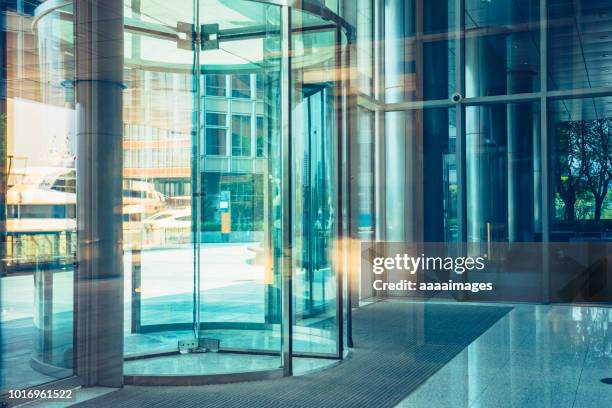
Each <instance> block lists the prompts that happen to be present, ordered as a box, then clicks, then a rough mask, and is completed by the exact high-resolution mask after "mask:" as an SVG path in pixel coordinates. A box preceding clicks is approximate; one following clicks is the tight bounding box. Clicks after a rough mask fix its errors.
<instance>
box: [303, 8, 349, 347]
mask: <svg viewBox="0 0 612 408" xmlns="http://www.w3.org/2000/svg"><path fill="white" fill-rule="evenodd" d="M304 16H305V14H302V13H298V12H294V13H293V23H294V24H295V26H296V27H299V26H300V25H301V23H302V17H304ZM335 35H336V33H335V31H331V30H327V31H319V32H302V33H299V34H296V35H294V36H293V49H294V50H295V55H294V59H293V62H294V65H293V72H292V78H293V80H294V82H293V84H292V88H293V91H292V93H293V96H294V102H293V107H292V115H293V116H292V120H293V123H292V125H293V147H292V149H293V153H294V157H293V164H292V168H293V184H294V185H295V186H296V188H295V189H294V193H293V199H292V206H293V208H292V214H293V219H294V220H295V222H294V225H293V260H294V277H293V279H294V282H293V283H294V296H295V299H294V319H295V320H294V327H293V330H294V336H295V338H296V342H295V343H294V350H296V351H297V352H314V353H325V354H336V353H337V350H338V348H337V347H338V345H337V339H338V337H337V333H336V332H337V324H338V322H337V318H336V311H337V277H336V274H337V270H336V267H335V265H333V262H332V261H333V260H334V257H335V255H334V250H335V246H336V241H337V238H338V236H337V228H338V227H337V217H338V208H337V201H336V200H337V198H336V197H337V192H338V190H337V189H336V185H337V180H338V176H337V173H336V169H337V166H336V163H337V160H338V153H337V145H336V141H337V138H338V134H337V120H338V119H337V118H336V111H335V107H336V100H335V98H334V96H335V92H337V89H336V88H335V87H334V85H335V84H336V81H337V78H335V77H334V73H335V71H334V70H333V69H332V68H333V66H334V65H335V64H336V60H335V52H336V47H335V43H336V37H335ZM302 339H303V340H302Z"/></svg>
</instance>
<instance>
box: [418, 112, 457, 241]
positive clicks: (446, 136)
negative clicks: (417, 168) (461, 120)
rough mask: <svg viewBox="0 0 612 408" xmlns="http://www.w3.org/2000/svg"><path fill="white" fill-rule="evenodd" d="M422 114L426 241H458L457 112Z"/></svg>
mask: <svg viewBox="0 0 612 408" xmlns="http://www.w3.org/2000/svg"><path fill="white" fill-rule="evenodd" d="M422 114H423V129H422V132H423V156H424V157H425V159H424V160H423V166H424V169H423V174H424V179H423V200H424V203H423V211H424V214H423V218H424V220H423V222H424V225H425V226H426V227H425V237H424V238H425V242H452V241H458V240H459V231H458V225H457V164H456V141H457V135H456V128H455V117H456V116H455V109H454V108H451V109H446V108H442V109H425V110H423V112H422Z"/></svg>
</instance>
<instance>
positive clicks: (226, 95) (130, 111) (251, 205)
mask: <svg viewBox="0 0 612 408" xmlns="http://www.w3.org/2000/svg"><path fill="white" fill-rule="evenodd" d="M126 73H127V74H128V75H130V76H131V79H130V80H131V81H134V80H135V78H134V76H135V75H140V76H141V77H142V78H144V80H143V81H142V82H141V83H142V88H143V89H141V90H138V92H143V93H145V94H146V95H147V98H148V100H149V101H151V103H144V102H143V101H141V100H135V99H134V98H133V97H132V96H130V97H128V98H126V102H127V107H126V114H127V116H128V118H130V120H132V119H133V120H134V123H126V124H125V125H124V142H123V147H124V171H123V174H124V177H126V178H127V179H134V180H146V181H148V182H150V183H152V184H153V185H154V186H155V188H156V190H157V191H159V192H161V193H162V194H164V195H165V196H167V197H169V198H170V204H172V203H171V202H172V198H173V197H189V196H190V195H191V168H192V165H193V164H192V160H195V158H194V157H193V154H192V149H191V146H192V139H191V138H192V136H191V135H192V132H193V129H189V123H182V124H181V125H182V126H183V127H184V129H185V131H184V132H176V131H175V130H174V129H168V127H172V125H174V124H176V120H177V118H172V119H170V118H167V117H166V116H165V114H160V112H159V109H160V108H159V107H158V106H155V101H160V100H162V98H167V99H169V100H170V101H171V102H174V101H175V100H176V98H181V97H185V96H186V95H189V93H190V91H189V89H187V88H186V87H187V86H189V82H188V81H187V78H188V75H184V74H160V73H156V72H148V71H144V72H141V71H137V70H132V71H127V72H126ZM260 77H261V76H260V75H258V74H234V75H223V74H209V75H204V76H203V77H202V82H203V84H204V89H205V92H204V95H203V96H202V106H203V109H204V112H205V115H204V116H203V117H204V123H203V132H202V141H201V142H202V143H203V148H202V154H201V155H199V157H198V159H199V160H201V161H202V167H201V169H202V173H201V175H202V176H201V177H202V183H203V185H205V186H206V189H207V194H206V195H205V196H203V197H202V208H203V209H204V213H203V219H202V229H203V231H204V232H205V233H208V234H205V236H206V237H208V239H213V240H218V239H219V238H220V236H219V235H218V233H220V232H221V211H220V207H219V205H220V192H221V191H229V192H230V193H231V200H230V201H229V202H230V205H231V208H230V209H229V210H230V211H229V212H230V214H231V229H232V231H233V232H236V233H238V232H242V234H240V233H238V234H233V235H235V236H236V239H239V240H240V239H247V240H248V239H250V238H248V237H249V236H248V234H247V235H245V234H244V233H245V232H247V231H262V230H263V184H262V183H263V174H264V170H265V166H266V163H265V155H266V154H267V148H268V146H267V145H266V143H267V142H266V139H267V138H266V137H265V135H264V120H263V82H262V81H260V80H259V78H260ZM162 85H163V86H162ZM127 92H128V95H132V93H131V91H130V90H128V91H127ZM134 92H136V91H134ZM161 103H162V104H165V103H168V101H167V100H166V101H162V102H161ZM174 108H175V107H174ZM150 119H151V120H150ZM185 119H191V118H190V117H186V116H183V117H180V116H179V117H178V120H185ZM154 125H156V126H160V127H153V126H154ZM210 233H217V234H216V235H215V234H210Z"/></svg>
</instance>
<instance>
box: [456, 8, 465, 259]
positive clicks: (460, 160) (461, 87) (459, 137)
mask: <svg viewBox="0 0 612 408" xmlns="http://www.w3.org/2000/svg"><path fill="white" fill-rule="evenodd" d="M464 8H465V0H455V87H456V92H458V93H459V94H460V95H462V96H463V95H465V84H464V72H465V43H464V41H463V30H464V28H465V15H464ZM455 109H456V111H455V129H456V149H457V153H456V154H457V158H456V160H457V163H456V166H457V185H458V190H457V210H458V211H457V222H458V224H459V242H460V243H462V245H463V248H462V252H465V250H466V249H467V248H466V243H467V195H466V187H467V186H466V181H467V177H466V167H465V165H466V163H465V158H466V151H465V149H466V145H465V123H464V122H465V113H464V105H463V103H461V102H460V103H458V104H457V105H456V108H455Z"/></svg>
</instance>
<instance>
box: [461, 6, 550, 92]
mask: <svg viewBox="0 0 612 408" xmlns="http://www.w3.org/2000/svg"><path fill="white" fill-rule="evenodd" d="M539 10H540V2H539V1H538V0H517V1H514V0H513V1H510V0H502V1H482V0H467V1H466V4H465V31H466V32H465V86H466V89H465V92H466V96H467V97H472V96H490V95H503V94H515V93H525V92H537V91H538V90H539V89H540V86H539V79H538V78H539V75H540V56H539V55H540V44H539V41H540V31H539V22H540V15H539Z"/></svg>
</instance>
